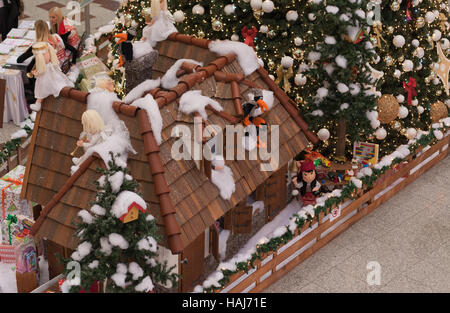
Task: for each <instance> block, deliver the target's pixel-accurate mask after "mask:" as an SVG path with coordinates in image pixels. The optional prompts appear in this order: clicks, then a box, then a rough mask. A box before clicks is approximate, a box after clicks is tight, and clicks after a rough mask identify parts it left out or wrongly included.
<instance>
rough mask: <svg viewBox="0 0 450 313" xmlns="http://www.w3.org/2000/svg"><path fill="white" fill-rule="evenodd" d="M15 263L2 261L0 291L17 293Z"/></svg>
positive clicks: (0, 265)
mask: <svg viewBox="0 0 450 313" xmlns="http://www.w3.org/2000/svg"><path fill="white" fill-rule="evenodd" d="M14 268H15V265H14V264H9V263H2V262H0V293H17V282H16V271H15V269H14Z"/></svg>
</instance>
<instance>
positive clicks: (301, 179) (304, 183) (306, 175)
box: [292, 161, 321, 205]
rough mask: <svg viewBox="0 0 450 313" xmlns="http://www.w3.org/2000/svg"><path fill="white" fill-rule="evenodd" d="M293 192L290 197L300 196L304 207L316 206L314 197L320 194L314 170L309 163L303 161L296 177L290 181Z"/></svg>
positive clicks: (312, 165) (311, 163)
mask: <svg viewBox="0 0 450 313" xmlns="http://www.w3.org/2000/svg"><path fill="white" fill-rule="evenodd" d="M292 183H293V184H294V186H295V188H296V189H295V190H293V191H292V195H294V196H297V195H299V194H300V197H301V199H302V202H303V204H304V205H308V204H313V205H314V204H316V197H318V196H319V194H320V186H321V185H320V183H319V182H318V181H317V178H316V168H315V166H314V163H313V162H311V161H304V162H302V165H301V167H300V171H299V173H298V175H297V177H294V178H293V179H292Z"/></svg>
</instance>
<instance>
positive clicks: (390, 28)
mask: <svg viewBox="0 0 450 313" xmlns="http://www.w3.org/2000/svg"><path fill="white" fill-rule="evenodd" d="M387 31H388V34H393V33H394V27H393V26H389V27H388V28H387Z"/></svg>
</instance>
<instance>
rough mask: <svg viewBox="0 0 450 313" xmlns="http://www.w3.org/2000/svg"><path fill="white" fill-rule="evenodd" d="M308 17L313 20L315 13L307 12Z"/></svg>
mask: <svg viewBox="0 0 450 313" xmlns="http://www.w3.org/2000/svg"><path fill="white" fill-rule="evenodd" d="M308 19H309V20H310V21H314V20H315V19H316V15H315V14H314V13H309V14H308Z"/></svg>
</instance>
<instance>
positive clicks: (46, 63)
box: [30, 42, 73, 111]
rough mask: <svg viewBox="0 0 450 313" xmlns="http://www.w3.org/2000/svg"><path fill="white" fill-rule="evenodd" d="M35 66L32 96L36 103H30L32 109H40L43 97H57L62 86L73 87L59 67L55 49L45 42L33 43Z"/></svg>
mask: <svg viewBox="0 0 450 313" xmlns="http://www.w3.org/2000/svg"><path fill="white" fill-rule="evenodd" d="M33 54H34V56H35V61H36V68H35V69H33V70H32V73H33V75H34V76H35V77H36V84H35V87H34V96H35V98H36V99H37V100H36V103H34V104H32V105H30V108H31V109H32V110H33V111H40V109H41V103H42V100H43V99H44V98H47V97H48V96H50V95H53V96H54V97H57V96H58V95H59V92H60V91H61V89H63V88H64V87H73V83H72V82H71V81H70V80H69V78H68V77H67V76H66V75H65V74H64V73H63V72H62V71H61V69H60V68H59V60H58V57H57V56H56V52H55V49H53V47H52V46H51V45H50V44H49V43H47V42H37V43H35V44H34V45H33Z"/></svg>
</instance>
